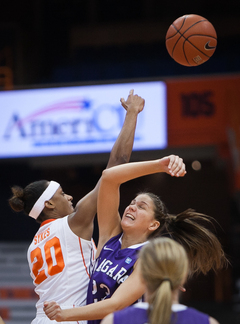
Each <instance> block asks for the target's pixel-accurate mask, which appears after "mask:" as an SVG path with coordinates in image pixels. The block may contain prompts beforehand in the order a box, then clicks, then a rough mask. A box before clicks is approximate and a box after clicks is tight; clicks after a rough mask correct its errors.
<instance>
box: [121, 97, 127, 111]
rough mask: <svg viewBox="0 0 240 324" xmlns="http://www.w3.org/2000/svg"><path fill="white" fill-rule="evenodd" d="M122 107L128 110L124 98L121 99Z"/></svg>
mask: <svg viewBox="0 0 240 324" xmlns="http://www.w3.org/2000/svg"><path fill="white" fill-rule="evenodd" d="M120 102H121V105H122V106H123V108H125V109H127V104H126V101H125V99H124V98H121V99H120Z"/></svg>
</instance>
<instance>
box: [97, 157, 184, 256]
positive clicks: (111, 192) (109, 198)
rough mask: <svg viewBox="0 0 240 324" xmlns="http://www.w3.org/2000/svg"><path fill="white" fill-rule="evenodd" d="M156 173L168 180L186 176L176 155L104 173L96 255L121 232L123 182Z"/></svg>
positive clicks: (181, 161)
mask: <svg viewBox="0 0 240 324" xmlns="http://www.w3.org/2000/svg"><path fill="white" fill-rule="evenodd" d="M159 172H165V173H168V174H170V175H171V176H176V177H182V176H184V175H185V173H186V171H185V164H184V163H183V160H182V159H181V158H179V157H178V156H176V155H170V156H167V157H164V158H162V159H158V160H152V161H144V162H132V163H127V164H124V165H118V166H115V167H112V168H110V169H107V170H104V171H103V175H102V180H101V184H100V188H99V194H98V205H97V208H98V225H99V242H98V254H99V253H100V251H101V249H102V247H103V245H104V244H105V243H106V242H107V241H108V240H109V239H110V238H111V237H113V236H115V235H117V234H119V233H120V232H121V224H120V222H121V219H120V216H119V214H118V207H119V201H120V196H119V188H120V185H121V184H122V183H124V182H126V181H129V180H132V179H135V178H138V177H141V176H145V175H149V174H154V173H159Z"/></svg>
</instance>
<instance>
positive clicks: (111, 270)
mask: <svg viewBox="0 0 240 324" xmlns="http://www.w3.org/2000/svg"><path fill="white" fill-rule="evenodd" d="M121 238H122V233H120V234H119V235H117V236H114V237H112V238H111V239H110V240H109V241H108V242H107V243H106V244H105V245H104V246H103V248H102V251H101V253H100V255H99V257H98V258H97V260H96V263H95V265H94V270H93V274H92V276H91V279H90V283H89V286H88V294H87V304H91V303H95V302H97V301H100V300H104V299H106V298H110V297H111V296H112V294H113V293H114V292H115V290H116V289H117V288H118V287H119V286H120V284H121V283H123V282H124V281H125V280H126V279H127V278H128V277H129V275H130V274H131V273H132V271H133V267H134V264H135V262H136V260H137V257H138V251H139V250H140V249H141V247H142V246H143V245H144V244H146V243H147V242H144V243H141V244H135V245H132V246H130V247H128V248H126V249H121V245H122V243H121ZM100 322H101V320H96V321H88V323H89V324H98V323H100Z"/></svg>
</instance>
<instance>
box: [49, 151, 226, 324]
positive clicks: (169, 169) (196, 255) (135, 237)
mask: <svg viewBox="0 0 240 324" xmlns="http://www.w3.org/2000/svg"><path fill="white" fill-rule="evenodd" d="M159 172H165V173H167V174H169V175H171V176H175V177H182V176H184V175H185V173H186V171H185V164H184V163H183V160H182V159H181V158H179V157H178V156H175V155H170V156H167V157H164V158H162V159H158V160H152V161H145V162H133V163H126V164H125V165H121V166H116V167H113V168H111V169H106V170H104V171H103V175H102V181H101V185H100V188H99V194H98V204H97V212H98V224H99V242H98V250H97V261H96V262H97V264H96V267H95V271H94V273H93V274H92V278H91V282H90V286H89V289H88V302H94V301H95V299H96V301H97V300H99V298H102V300H100V301H98V302H94V303H92V304H89V305H86V306H83V307H76V308H73V309H61V308H60V306H59V305H58V304H56V303H55V302H46V303H45V308H44V310H45V313H46V314H47V316H48V317H49V318H50V319H52V320H53V319H55V320H57V321H76V320H88V321H89V323H100V320H101V319H102V318H104V317H105V316H106V315H107V314H109V313H112V312H114V311H116V310H120V309H122V308H124V307H127V306H130V305H132V304H133V303H135V302H136V301H138V299H140V298H141V297H142V295H143V294H144V291H145V286H144V284H143V283H142V280H141V277H140V272H139V266H138V262H135V263H134V260H133V259H132V253H133V251H132V250H133V249H134V250H135V253H136V254H137V252H138V250H137V249H139V247H140V245H143V244H144V243H146V242H147V241H148V239H149V238H151V237H154V236H159V235H162V234H163V233H164V232H165V233H168V234H169V235H171V236H172V237H173V238H174V239H175V240H177V241H179V242H180V243H181V244H182V245H183V246H184V247H185V248H186V249H187V253H188V254H189V256H190V269H191V272H192V273H194V272H203V273H207V272H208V271H209V270H210V269H214V270H217V269H219V268H221V267H222V265H223V263H224V261H225V260H226V259H225V256H224V252H223V250H222V247H221V244H220V242H219V241H218V239H217V238H216V236H215V235H214V234H213V233H212V232H211V231H210V230H208V229H207V228H206V227H204V226H203V225H201V223H202V222H203V221H204V220H205V221H207V222H208V223H209V222H210V220H209V218H208V217H207V216H206V215H202V214H199V213H196V212H195V211H193V210H187V211H185V212H182V213H181V214H179V215H177V216H176V215H170V214H168V212H167V210H166V207H165V205H164V203H163V202H162V201H161V200H160V199H159V197H157V196H156V195H154V194H151V193H140V194H138V195H137V196H136V197H135V198H134V199H133V200H132V201H131V203H130V205H129V206H127V208H126V209H125V211H124V213H123V216H122V219H121V218H120V215H119V213H118V207H119V201H120V195H119V189H120V186H121V184H122V183H124V182H127V181H129V180H131V179H135V178H138V177H141V176H145V175H148V174H154V173H159ZM112 250H113V251H112ZM127 253H131V255H130V256H129V257H128V255H127ZM121 257H122V258H121ZM120 259H121V261H120ZM118 261H119V264H118ZM129 262H130V263H129ZM127 264H130V267H129V268H128V265H127ZM129 274H130V275H129ZM115 287H116V288H117V289H116V290H115V291H114V289H115ZM100 291H101V293H100Z"/></svg>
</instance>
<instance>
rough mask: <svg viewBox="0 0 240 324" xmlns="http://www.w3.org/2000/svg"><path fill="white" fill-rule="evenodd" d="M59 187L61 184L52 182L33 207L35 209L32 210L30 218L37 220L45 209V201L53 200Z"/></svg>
mask: <svg viewBox="0 0 240 324" xmlns="http://www.w3.org/2000/svg"><path fill="white" fill-rule="evenodd" d="M59 187H60V184H59V183H57V182H56V181H50V183H49V185H48V187H47V188H46V189H45V190H44V191H43V193H42V194H41V196H40V197H39V198H38V200H37V201H36V202H35V204H34V205H33V208H32V209H31V210H30V213H29V216H31V217H32V218H34V219H37V218H38V216H39V215H40V214H41V212H42V210H43V208H44V204H45V201H46V200H49V199H51V198H52V196H53V195H54V194H55V192H56V191H57V189H58V188H59Z"/></svg>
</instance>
